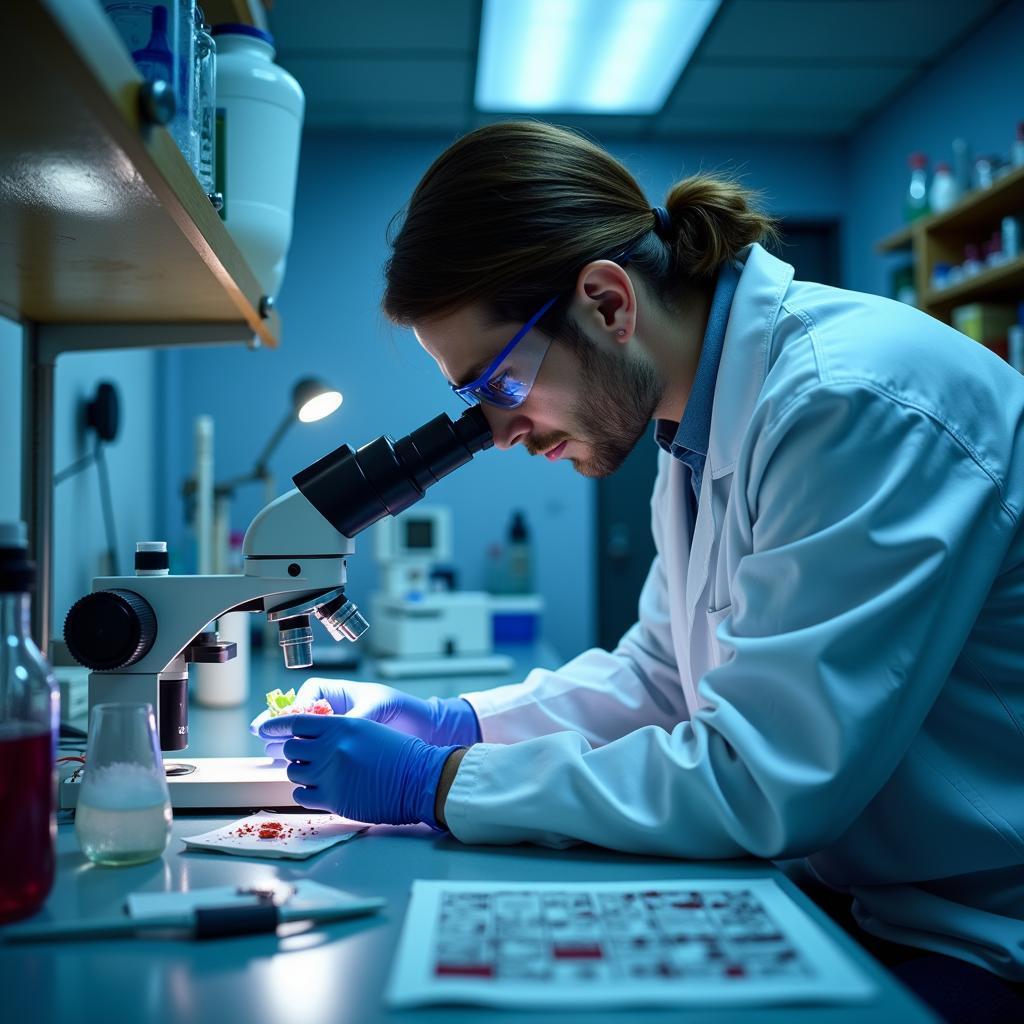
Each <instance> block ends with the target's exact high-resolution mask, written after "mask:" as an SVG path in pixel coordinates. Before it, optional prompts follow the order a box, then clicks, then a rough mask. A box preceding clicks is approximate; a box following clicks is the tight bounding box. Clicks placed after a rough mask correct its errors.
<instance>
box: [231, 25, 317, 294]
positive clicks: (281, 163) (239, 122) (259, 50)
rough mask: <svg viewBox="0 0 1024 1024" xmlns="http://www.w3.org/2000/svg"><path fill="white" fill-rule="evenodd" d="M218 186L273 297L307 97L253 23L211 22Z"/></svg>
mask: <svg viewBox="0 0 1024 1024" xmlns="http://www.w3.org/2000/svg"><path fill="white" fill-rule="evenodd" d="M213 35H214V37H215V38H216V40H217V118H218V121H219V122H223V127H222V129H221V133H220V136H219V138H218V152H217V160H218V164H220V163H221V161H223V164H222V173H220V174H219V175H218V185H219V186H220V187H221V188H222V189H223V192H224V210H223V212H222V216H223V217H224V221H225V223H226V224H227V227H228V230H229V231H230V232H231V234H232V236H233V238H234V239H235V241H236V242H237V243H238V247H239V249H241V250H242V255H243V256H245V258H246V260H247V261H248V263H249V266H250V267H251V268H252V270H253V273H254V274H255V275H256V279H257V280H258V281H259V283H260V286H261V288H262V289H263V293H264V294H265V295H268V296H270V297H271V298H273V297H275V296H276V295H277V292H278V290H279V289H280V287H281V280H282V278H283V277H284V268H285V260H286V257H287V254H288V246H289V244H290V243H291V237H292V214H293V210H294V207H295V181H296V176H297V174H298V168H299V142H300V137H301V134H302V119H303V115H304V113H305V107H306V98H305V96H304V95H303V92H302V87H301V86H300V85H299V83H298V82H297V81H296V80H295V79H294V78H293V77H292V76H291V75H290V74H289V73H288V72H287V71H285V70H284V68H281V67H278V65H276V64H275V63H274V40H273V37H272V36H271V35H270V34H269V33H267V32H263V31H261V30H260V29H258V28H253V27H252V26H251V25H234V24H227V25H216V26H214V29H213Z"/></svg>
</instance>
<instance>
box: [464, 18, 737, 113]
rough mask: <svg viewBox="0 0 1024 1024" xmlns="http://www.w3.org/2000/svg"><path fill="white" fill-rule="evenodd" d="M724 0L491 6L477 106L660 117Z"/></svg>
mask: <svg viewBox="0 0 1024 1024" xmlns="http://www.w3.org/2000/svg"><path fill="white" fill-rule="evenodd" d="M720 2H721V0H484V9H483V18H482V21H481V27H480V58H479V62H478V65H477V80H476V106H477V109H478V110H482V111H488V112H498V111H501V112H507V113H528V112H529V113H544V112H552V111H557V112H560V113H577V114H653V113H656V112H657V111H658V110H660V109H661V108H662V106H663V105H664V103H665V100H666V98H667V97H668V94H669V93H670V92H671V90H672V87H673V86H674V85H675V83H676V82H677V81H678V79H679V75H680V73H681V72H682V70H683V68H684V67H685V66H686V63H687V61H689V59H690V57H691V56H692V54H693V51H694V50H695V49H696V47H697V44H698V43H699V42H700V40H701V38H702V36H703V35H704V33H705V31H706V30H707V27H708V25H709V24H710V22H711V19H712V17H713V16H714V14H715V11H716V10H717V9H718V6H719V4H720Z"/></svg>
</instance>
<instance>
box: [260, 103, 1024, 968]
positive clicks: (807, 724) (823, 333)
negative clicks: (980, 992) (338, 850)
mask: <svg viewBox="0 0 1024 1024" xmlns="http://www.w3.org/2000/svg"><path fill="white" fill-rule="evenodd" d="M770 230H771V225H770V222H769V221H768V220H767V219H766V218H765V217H764V216H763V215H761V214H760V213H758V212H757V211H756V210H755V209H754V208H753V206H752V204H751V202H750V197H749V195H747V194H746V193H745V192H744V191H743V190H742V189H741V188H739V187H738V186H736V185H734V184H732V183H729V182H725V181H720V180H717V179H715V178H713V177H709V176H698V177H695V178H688V179H685V180H684V181H681V182H679V183H677V184H676V185H675V186H674V187H673V188H672V189H671V190H670V192H669V195H668V197H667V199H666V203H665V207H664V208H661V207H657V208H654V209H652V208H651V207H650V206H649V205H648V203H647V201H646V200H645V198H644V196H643V194H642V192H641V190H640V189H639V187H638V186H637V184H636V182H635V181H634V180H633V178H632V177H631V176H630V175H629V173H628V172H627V171H626V170H625V168H623V167H622V166H621V165H620V164H618V163H617V162H616V161H615V160H614V159H613V158H611V157H610V156H609V155H608V154H607V153H604V152H603V151H602V150H600V149H598V148H597V147H596V146H593V145H592V144H590V143H588V142H586V141H584V140H582V139H580V138H578V137H576V136H575V135H572V134H570V133H568V132H564V131H561V130H559V129H555V128H551V127H549V126H546V125H543V124H536V123H525V124H501V125H493V126H490V127H488V128H484V129H480V130H478V131H477V132H474V133H472V134H470V135H468V136H466V137H465V138H464V139H461V140H460V141H459V142H457V143H455V144H454V145H453V146H452V147H451V148H450V149H449V150H448V151H447V152H446V153H444V154H442V156H441V157H439V158H438V160H437V161H436V162H435V164H434V165H433V167H431V168H430V170H428V172H427V174H426V175H425V176H424V178H423V180H422V181H421V182H420V184H419V186H418V187H417V189H416V192H415V193H414V195H413V197H412V199H411V200H410V203H409V206H408V209H407V212H406V216H405V219H404V222H403V224H402V227H401V230H400V231H399V233H398V235H397V237H396V238H395V240H394V242H393V254H392V257H391V259H390V261H389V263H388V266H387V271H386V276H387V290H386V294H385V297H384V309H385V311H386V312H387V313H388V314H389V316H391V317H392V319H393V320H395V321H396V322H397V323H400V324H404V325H409V326H411V327H412V328H413V330H414V332H415V334H416V337H417V338H418V340H419V342H420V344H421V345H422V346H423V347H424V348H425V349H426V350H427V352H428V353H430V355H431V356H432V357H433V358H434V360H435V361H436V363H437V365H438V367H439V369H440V371H441V373H442V374H443V375H444V376H445V377H446V378H447V379H448V380H449V381H450V382H451V386H452V387H453V389H454V390H455V392H456V393H457V394H459V395H460V396H462V397H464V398H466V399H467V400H469V401H478V402H480V403H481V405H482V408H483V410H484V412H485V414H486V416H487V418H488V421H489V423H490V425H491V428H492V430H493V433H494V438H495V445H496V446H497V447H498V448H510V447H512V446H514V445H516V444H522V445H524V446H526V447H527V448H528V449H529V451H530V452H531V453H533V454H543V455H545V456H546V457H547V458H549V459H559V458H568V459H571V460H572V462H573V464H574V466H575V467H576V469H577V470H578V471H579V472H581V473H584V474H587V475H590V476H602V475H605V474H607V473H611V472H614V470H615V469H616V467H617V466H618V465H619V464H620V463H621V462H622V460H623V459H624V458H625V456H626V455H627V454H628V453H629V451H630V450H631V449H632V447H633V446H634V445H635V444H636V443H637V441H638V440H639V439H640V437H641V436H642V435H643V433H644V431H645V428H646V427H647V424H648V423H649V422H650V420H651V419H655V420H657V421H658V441H659V444H660V445H661V447H662V449H663V451H662V453H661V455H660V456H659V458H660V464H659V475H658V480H657V483H656V485H655V490H654V494H653V496H652V499H651V508H652V515H653V531H654V537H655V541H656V545H657V550H658V557H657V558H656V559H655V561H654V564H653V565H652V567H651V571H650V575H649V577H648V580H647V583H646V586H645V588H644V591H643V594H642V596H641V601H640V612H639V621H638V623H637V625H636V626H634V627H633V628H632V629H631V630H630V631H629V632H628V633H627V634H626V636H625V637H624V638H623V639H622V641H621V643H620V644H619V646H618V648H617V649H616V650H615V651H614V652H610V653H609V652H605V651H601V650H593V651H588V652H586V653H584V654H582V655H580V656H579V657H578V658H576V659H574V660H573V661H571V662H569V663H568V664H567V665H565V666H563V667H562V668H561V669H559V670H558V671H556V672H547V671H539V670H538V671H535V672H533V673H531V675H530V676H529V677H528V678H527V679H526V680H525V681H524V682H523V683H521V684H519V685H516V686H511V687H502V688H499V689H495V690H491V691H484V692H481V693H476V694H468V695H466V696H465V698H464V699H452V700H446V701H439V700H436V699H434V700H432V701H428V702H424V701H419V700H416V699H415V698H412V697H410V696H408V695H405V694H400V693H398V692H397V691H394V690H390V689H389V688H387V687H378V686H375V685H373V684H354V683H344V682H340V683H331V682H328V681H325V680H312V681H310V683H308V684H307V690H306V694H305V696H309V697H312V696H314V695H315V696H326V697H327V698H328V699H329V700H331V702H332V705H333V706H334V708H335V711H336V712H337V713H338V716H339V717H334V718H324V719H321V720H314V721H311V720H310V719H309V718H300V719H298V720H296V721H295V722H294V732H295V735H294V738H291V739H288V740H287V741H286V742H284V745H283V753H284V756H286V757H288V758H289V759H291V760H292V762H293V763H292V765H290V767H289V776H290V777H291V778H292V779H293V780H294V781H296V782H297V783H299V784H300V786H301V787H303V788H299V789H298V790H297V791H296V799H297V800H298V801H299V802H300V803H301V804H303V805H305V806H310V807H329V808H331V809H333V810H336V811H338V812H340V813H343V814H346V815H349V816H351V817H354V818H357V819H360V820H366V821H394V822H398V821H412V820H416V821H420V820H423V821H428V822H430V823H431V824H435V825H438V826H440V827H446V828H448V829H449V830H450V831H451V833H452V834H453V835H454V836H455V837H456V838H458V839H460V840H462V841H464V842H474V843H513V842H521V841H529V842H537V843H543V844H545V845H548V846H555V847H560V846H566V845H569V844H571V843H574V842H578V841H587V842H592V843H598V844H601V845H603V846H607V847H611V848H613V849H618V850H625V851H630V852H636V853H652V854H659V855H667V856H677V857H685V858H704V859H706V858H726V857H738V856H744V855H750V854H753V855H755V856H758V857H765V858H772V859H796V858H799V859H801V860H802V863H803V864H804V866H805V867H806V868H807V869H809V870H810V871H811V872H812V873H813V875H814V876H816V877H817V878H818V879H821V880H823V881H824V882H825V883H827V885H828V886H829V887H831V888H832V889H836V890H842V891H844V892H847V893H849V894H852V896H853V897H854V898H855V901H856V902H855V904H854V911H855V914H856V917H857V920H858V922H859V923H860V924H861V925H862V926H863V927H865V928H867V929H868V930H869V931H871V932H872V933H874V934H875V935H877V936H882V937H884V938H885V939H887V940H889V941H891V942H894V943H900V944H901V948H902V947H907V946H910V947H923V948H926V949H930V950H933V951H937V952H940V953H943V954H948V955H949V956H953V957H957V958H958V959H959V960H960V961H965V962H967V963H971V964H976V965H980V966H982V967H984V968H986V969H987V970H988V971H991V972H995V973H998V974H1001V975H1002V976H1004V977H1005V978H1009V979H1015V980H1017V981H1020V980H1022V979H1024V923H1022V921H1021V918H1022V916H1024V914H1022V910H1024V885H1022V882H1024V871H1022V869H1021V865H1022V862H1024V800H1022V799H1021V783H1022V781H1024V686H1022V678H1024V677H1022V673H1021V669H1022V667H1024V664H1022V663H1024V656H1022V641H1021V636H1022V633H1021V627H1022V625H1024V536H1022V534H1021V530H1020V517H1021V510H1022V509H1024V456H1022V450H1021V441H1022V439H1024V383H1022V379H1021V378H1020V376H1019V375H1017V374H1016V373H1015V372H1014V371H1013V370H1012V369H1010V367H1009V366H1008V365H1007V364H1005V363H1004V362H1003V361H1001V360H999V359H998V358H997V357H995V356H994V355H993V354H992V353H990V352H988V351H986V350H985V349H983V348H982V347H981V346H979V345H976V344H974V343H972V342H970V341H969V340H968V339H966V338H964V337H963V336H961V335H959V334H957V333H956V332H954V331H952V330H951V329H950V328H948V327H946V326H945V325H943V324H941V323H939V322H938V321H936V320H933V319H931V318H930V317H927V316H925V315H924V314H923V313H920V312H918V311H916V310H913V309H911V308H909V307H906V306H903V305H900V304H898V303H894V302H890V301H888V300H884V299H879V298H876V297H874V296H868V295H860V294H856V293H852V292H845V291H841V290H838V289H833V288H826V287H824V286H820V285H815V284H805V283H799V282H794V281H793V272H792V268H791V267H789V266H787V265H786V264H785V263H782V262H781V261H779V260H777V259H775V258H774V257H773V256H771V255H770V254H769V253H768V252H767V251H765V250H764V249H763V248H761V246H760V245H759V244H758V242H759V241H760V240H761V239H763V238H764V237H765V236H766V235H768V234H769V233H770ZM255 724H256V726H257V727H260V726H262V732H261V735H264V736H265V737H268V738H272V739H273V738H274V737H276V738H277V742H278V743H280V738H281V737H282V735H284V734H287V733H289V732H290V727H291V725H292V723H280V722H279V723H262V722H259V721H258V722H257V723H255ZM278 749H280V747H278ZM943 959H945V958H943ZM946 962H947V963H948V962H949V961H946ZM978 973H979V974H981V973H982V972H978Z"/></svg>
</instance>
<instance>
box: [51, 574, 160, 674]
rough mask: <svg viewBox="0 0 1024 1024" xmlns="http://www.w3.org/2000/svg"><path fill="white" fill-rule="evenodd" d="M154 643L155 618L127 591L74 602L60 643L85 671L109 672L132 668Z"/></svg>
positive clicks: (140, 599)
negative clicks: (89, 669) (62, 641)
mask: <svg viewBox="0 0 1024 1024" xmlns="http://www.w3.org/2000/svg"><path fill="white" fill-rule="evenodd" d="M154 640H156V615H155V613H154V612H153V608H152V607H151V605H150V604H149V602H148V601H147V600H146V599H145V598H144V597H142V596H140V595H139V594H136V593H135V592H134V591H131V590H97V591H96V592H95V593H93V594H86V595H85V597H83V598H80V599H79V600H78V601H76V602H75V603H74V604H73V605H72V606H71V608H70V610H69V611H68V616H67V618H66V619H65V620H64V642H65V643H66V644H67V645H68V651H70V652H71V656H72V657H73V658H74V659H75V661H77V662H79V663H80V664H82V665H84V666H85V667H86V668H91V669H99V670H109V669H115V668H125V667H126V666H128V665H134V664H135V662H137V661H140V660H141V659H142V658H144V657H145V656H146V655H147V654H148V653H149V649H150V648H151V647H152V646H153V641H154Z"/></svg>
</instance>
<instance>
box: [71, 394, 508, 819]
mask: <svg viewBox="0 0 1024 1024" xmlns="http://www.w3.org/2000/svg"><path fill="white" fill-rule="evenodd" d="M492 444H493V439H492V437H491V432H490V429H489V427H488V426H487V421H486V418H485V417H484V415H483V414H482V413H481V412H480V410H479V408H474V409H470V410H468V411H467V412H465V413H464V414H463V415H462V416H461V417H460V418H459V419H458V420H456V421H454V422H453V421H452V420H450V419H449V418H448V417H447V416H445V415H443V414H442V415H441V416H437V417H435V418H434V419H432V420H430V421H429V422H427V423H425V424H424V425H423V426H422V427H419V428H418V429H417V430H414V431H412V433H410V434H408V435H407V436H405V437H403V438H400V439H399V440H398V441H395V440H393V439H392V438H390V437H388V436H386V435H384V436H382V437H378V438H376V439H375V440H373V441H371V442H370V443H369V444H367V445H364V446H363V447H362V448H359V449H358V450H357V451H353V450H352V449H351V448H349V446H348V445H342V446H341V447H340V448H337V449H335V450H334V451H333V452H330V453H329V454H328V455H326V456H325V457H324V458H322V459H320V460H319V461H318V462H315V463H313V465H311V466H307V467H306V468H305V469H303V470H302V471H301V472H300V473H298V474H296V476H295V477H294V478H293V480H294V482H295V485H296V486H295V488H294V489H292V490H291V491H289V492H288V493H287V494H284V495H282V496H281V497H280V498H277V499H276V500H275V501H272V502H271V503H270V504H269V505H267V506H266V507H265V508H264V509H262V510H261V511H260V512H259V513H258V514H257V516H256V518H255V519H254V520H253V521H252V523H251V524H250V526H249V529H248V530H247V531H246V534H245V541H244V544H243V554H244V566H243V571H242V572H241V573H240V574H233V575H231V574H220V575H196V576H178V575H174V574H172V573H170V572H168V571H165V570H166V569H167V560H168V556H167V552H166V550H142V551H140V552H138V553H137V554H136V575H134V576H118V577H100V578H97V579H94V580H93V584H92V591H91V593H89V594H86V595H85V596H84V597H82V598H80V599H79V600H78V601H77V602H76V603H75V604H74V605H73V606H72V607H71V609H70V611H69V612H68V616H67V619H66V620H65V624H64V639H65V642H66V644H67V647H68V651H69V653H70V654H71V655H72V657H74V658H75V659H76V660H77V661H78V662H79V663H80V664H82V665H84V666H85V667H86V668H88V669H90V670H91V671H90V674H89V708H90V711H91V709H92V708H94V707H95V706H96V705H97V704H100V703H104V702H108V701H118V702H119V701H124V702H144V703H148V704H151V705H152V706H153V708H154V710H155V711H156V718H157V728H158V733H159V737H160V747H161V750H162V751H164V753H165V758H164V765H165V769H166V771H167V782H168V787H169V789H170V793H171V803H172V805H173V806H175V807H189V808H223V809H237V808H271V807H282V806H288V805H292V800H291V790H292V784H291V783H290V782H289V781H288V779H287V775H286V768H285V765H284V764H283V763H281V762H273V761H271V760H270V759H269V758H265V757H253V758H192V757H189V756H188V755H187V754H185V753H183V751H184V750H185V748H186V747H187V746H188V692H187V691H188V665H189V664H190V663H191V664H195V663H200V664H210V663H220V662H225V661H229V660H231V659H232V658H233V657H234V656H235V645H234V644H231V643H225V642H223V641H222V640H221V638H220V637H219V636H218V635H217V634H216V632H215V631H214V630H213V629H211V626H210V624H211V623H212V622H213V621H214V620H216V619H217V618H218V617H220V616H222V615H224V614H225V613H227V612H261V613H264V614H266V616H267V619H268V620H269V621H271V622H273V623H275V624H276V625H277V627H278V630H279V640H280V645H281V649H282V653H283V655H284V662H285V665H286V667H288V668H308V667H309V666H310V665H311V664H312V648H313V630H312V626H311V620H312V619H314V618H315V619H316V620H318V621H319V622H320V624H321V625H322V626H323V627H324V628H325V629H326V630H327V632H328V634H329V635H330V636H331V637H332V638H333V639H334V640H340V639H342V638H343V637H344V638H345V639H348V640H355V639H357V638H358V637H359V636H361V635H362V633H363V632H365V630H366V629H367V625H368V624H367V622H366V620H365V619H364V618H363V617H362V615H361V614H360V613H359V610H358V609H357V608H356V606H355V604H353V602H352V601H350V600H349V599H348V597H347V596H346V594H345V583H346V580H347V561H348V559H349V558H350V557H351V556H352V555H353V554H354V553H355V542H354V541H353V540H352V538H353V537H354V536H355V535H356V534H357V533H359V532H360V531H361V530H364V529H365V528H366V527H368V526H370V525H372V524H373V523H375V522H376V521H377V520H379V519H381V518H383V517H384V516H389V515H397V514H399V513H400V512H403V511H404V510H405V509H407V508H408V507H409V506H410V505H412V504H414V503H415V502H417V501H419V500H420V499H421V498H422V497H423V495H424V493H425V492H426V489H427V488H428V487H430V486H432V485H433V484H435V483H436V482H437V481H438V480H440V479H441V478H442V477H444V476H446V475H447V474H448V473H450V472H452V471H453V470H455V469H458V468H459V467H460V466H462V465H465V464H466V463H467V462H469V461H470V459H472V458H473V456H474V455H475V454H477V453H478V452H480V451H482V450H484V449H485V448H489V447H491V445H492ZM156 547H160V545H156ZM158 563H159V564H158ZM168 753H171V754H173V755H174V758H173V760H170V759H168V757H167V756H166V755H167V754H168ZM86 771H88V766H86ZM76 775H77V773H76ZM79 782H80V779H79V778H77V777H74V776H73V777H72V778H71V779H69V780H66V781H65V782H64V783H62V785H61V806H62V807H74V806H75V805H76V803H77V800H78V794H79V792H80V790H81V785H80V784H79Z"/></svg>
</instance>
